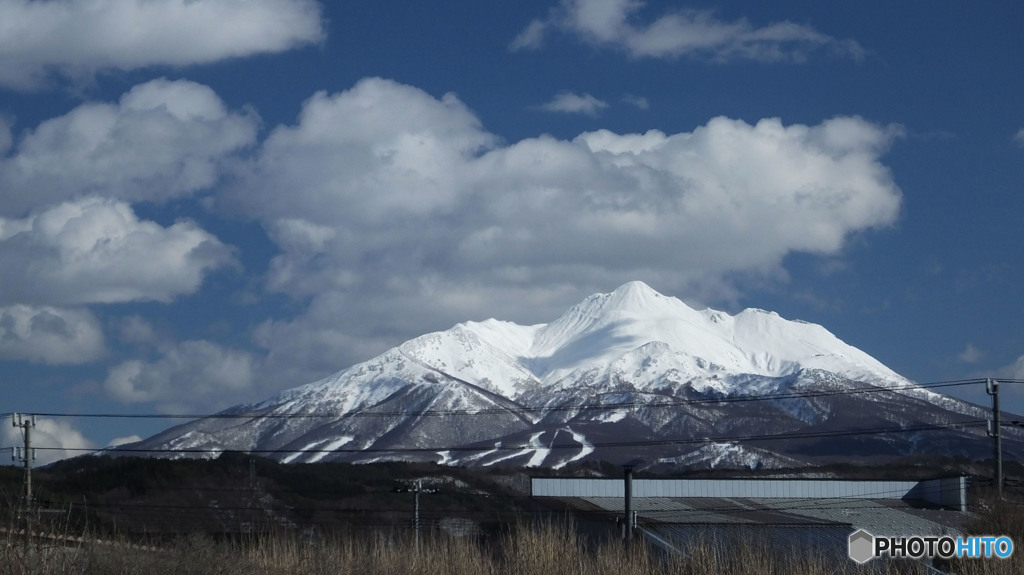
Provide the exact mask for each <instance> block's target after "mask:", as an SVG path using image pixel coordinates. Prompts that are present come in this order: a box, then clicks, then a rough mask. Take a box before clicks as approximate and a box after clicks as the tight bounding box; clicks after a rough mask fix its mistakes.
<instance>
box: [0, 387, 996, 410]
mask: <svg viewBox="0 0 1024 575" xmlns="http://www.w3.org/2000/svg"><path fill="white" fill-rule="evenodd" d="M453 379H457V378H453ZM999 381H1000V382H1003V381H1008V382H1009V380H999ZM984 382H985V380H984V379H967V380H953V381H940V382H934V383H925V384H913V383H911V384H907V385H896V386H874V385H872V386H861V387H854V388H847V389H836V390H821V391H808V392H787V393H769V394H756V395H735V396H720V397H700V398H691V399H676V400H667V401H626V402H610V403H586V404H582V405H568V404H565V405H537V406H524V405H518V404H515V405H511V406H503V407H496V408H484V409H475V410H465V409H423V410H375V409H373V408H372V407H371V408H367V409H365V410H362V411H357V412H336V411H327V410H323V411H312V412H274V411H272V410H270V409H269V408H268V409H266V410H260V411H239V412H231V411H230V410H227V411H222V412H219V413H212V414H185V413H178V414H173V413H88V412H33V415H36V416H39V417H73V418H82V419H87V418H100V419H322V418H323V419H327V418H329V419H348V418H363V417H403V416H409V417H413V416H414V417H448V416H478V415H497V414H504V413H515V412H519V413H538V412H540V413H556V412H564V411H578V412H583V411H609V410H618V409H630V408H672V407H685V406H689V405H705V404H730V403H747V402H760V401H779V400H786V399H812V398H819V397H835V396H844V395H856V394H861V393H887V392H888V393H895V392H901V391H914V390H920V389H925V390H927V389H936V388H945V387H959V386H965V385H977V384H980V383H984ZM609 394H610V395H612V394H613V395H627V394H644V395H659V394H657V393H652V392H644V391H635V390H634V391H622V392H610V393H609ZM510 403H514V402H511V400H510ZM8 416H9V415H8Z"/></svg>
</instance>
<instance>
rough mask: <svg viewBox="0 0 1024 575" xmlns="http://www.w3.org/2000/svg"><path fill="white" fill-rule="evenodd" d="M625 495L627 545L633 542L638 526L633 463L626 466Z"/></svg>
mask: <svg viewBox="0 0 1024 575" xmlns="http://www.w3.org/2000/svg"><path fill="white" fill-rule="evenodd" d="M624 480H625V485H624V488H625V496H626V501H625V504H624V507H625V511H626V518H625V519H626V533H625V541H626V545H629V544H630V543H632V542H633V528H634V527H636V516H635V515H634V514H633V465H632V464H628V465H626V466H625V477H624Z"/></svg>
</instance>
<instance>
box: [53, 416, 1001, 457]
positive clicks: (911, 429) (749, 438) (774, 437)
mask: <svg viewBox="0 0 1024 575" xmlns="http://www.w3.org/2000/svg"><path fill="white" fill-rule="evenodd" d="M987 425H988V421H987V420H983V419H979V420H970V421H962V422H957V423H948V424H942V425H939V424H932V425H915V426H892V427H876V428H865V429H849V430H834V431H798V432H791V433H777V434H756V435H755V434H750V435H733V436H719V437H700V438H675V439H646V440H636V441H611V442H600V441H596V442H588V444H587V446H589V447H593V448H616V447H653V446H665V445H701V444H705V443H744V442H758V441H782V440H796V439H820V438H830V437H851V436H861V435H865V436H866V435H882V434H887V433H920V432H925V431H941V430H951V429H969V428H972V427H987ZM581 447H585V446H584V445H582V444H580V443H572V444H554V443H552V444H550V445H542V446H535V445H529V444H514V445H504V444H496V445H478V446H473V445H459V446H434V447H366V448H340V447H339V448H336V449H322V448H320V449H303V448H296V449H252V450H237V449H209V448H206V449H199V448H185V449H171V448H122V447H118V448H115V449H113V450H112V451H111V453H118V454H125V453H170V454H181V455H186V454H196V455H202V454H211V453H213V454H220V453H224V452H225V451H244V452H245V453H249V454H257V455H264V454H269V455H283V454H292V453H312V454H316V453H325V454H341V453H359V454H370V453H392V454H402V453H435V452H438V451H455V452H465V451H477V452H480V451H538V450H546V451H554V450H560V449H580V448H581ZM36 449H39V450H52V451H77V452H90V453H94V452H97V451H98V450H96V449H87V448H65V447H37V448H36ZM100 452H102V451H100Z"/></svg>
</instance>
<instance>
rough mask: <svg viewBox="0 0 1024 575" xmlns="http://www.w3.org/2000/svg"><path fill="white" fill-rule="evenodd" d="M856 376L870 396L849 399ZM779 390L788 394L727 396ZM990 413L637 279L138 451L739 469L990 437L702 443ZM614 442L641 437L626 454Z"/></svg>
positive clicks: (774, 324)
mask: <svg viewBox="0 0 1024 575" xmlns="http://www.w3.org/2000/svg"><path fill="white" fill-rule="evenodd" d="M864 388H870V389H873V390H875V392H873V393H863V392H858V393H855V394H854V393H846V391H849V390H851V389H864ZM779 394H783V395H789V396H793V395H797V397H782V398H778V399H771V400H765V401H732V400H733V399H735V398H744V397H747V398H749V397H750V396H757V397H763V396H765V395H770V396H777V395H779ZM985 416H986V414H985V412H984V411H983V410H981V409H980V408H978V407H976V406H972V405H970V404H967V403H965V402H962V401H959V400H956V399H952V398H949V397H946V396H942V395H940V394H937V393H934V392H932V391H930V390H926V389H922V388H919V387H916V386H914V385H913V384H912V383H911V382H909V381H908V380H906V379H905V378H903V377H901V376H899V375H898V374H896V373H894V372H893V371H892V370H890V369H888V368H887V367H885V366H884V365H882V364H881V363H880V362H878V361H877V360H875V359H874V358H872V357H870V356H869V355H867V354H865V353H864V352H862V351H860V350H858V349H856V348H854V347H852V346H850V345H848V344H846V343H844V342H842V341H841V340H839V339H838V338H837V337H836V336H835V335H833V334H832V333H830V332H829V331H828V330H826V329H825V328H824V327H822V326H819V325H815V324H810V323H806V322H800V321H789V320H786V319H783V318H782V317H780V316H779V315H778V314H775V313H772V312H766V311H763V310H756V309H748V310H744V311H742V312H740V313H738V314H736V315H729V314H727V313H724V312H720V311H715V310H710V309H707V310H703V311H697V310H694V309H692V308H690V307H688V306H687V305H686V304H684V303H683V302H681V301H680V300H678V299H676V298H671V297H666V296H664V295H662V294H659V293H657V292H656V291H654V290H653V289H651V288H650V287H648V286H647V285H645V284H643V283H641V282H631V283H628V284H625V285H623V286H621V287H620V288H618V289H616V290H615V291H613V292H611V293H607V294H595V295H592V296H589V297H587V298H586V299H584V300H583V301H582V302H580V303H579V304H577V305H575V306H573V307H572V308H570V309H569V310H568V311H566V312H565V313H564V314H563V315H562V316H561V317H559V318H557V319H556V320H554V321H552V322H551V323H548V324H541V325H534V326H520V325H516V324H514V323H510V322H503V321H497V320H493V319H492V320H487V321H484V322H466V323H461V324H458V325H456V326H454V327H453V328H451V329H449V330H447V331H443V332H437V333H431V334H427V335H423V336H421V337H418V338H415V339H412V340H410V341H408V342H406V343H404V344H402V345H400V346H398V347H396V348H394V349H391V350H389V351H387V352H385V353H383V354H381V355H380V356H378V357H376V358H373V359H371V360H369V361H367V362H364V363H361V364H358V365H355V366H352V367H350V368H348V369H346V370H343V371H340V372H338V373H336V374H334V375H332V376H330V377H327V378H324V379H323V380H320V381H317V382H314V383H310V384H307V385H303V386H300V387H296V388H293V389H290V390H287V391H284V392H282V393H280V394H278V395H276V396H275V397H272V398H270V399H268V400H266V401H263V402H260V403H257V404H252V405H243V406H237V407H234V408H232V409H229V410H227V411H226V412H224V414H222V415H221V416H219V417H212V418H206V419H202V420H197V421H194V422H190V423H187V424H184V425H182V426H178V427H176V428H173V429H170V430H167V431H165V432H163V433H161V434H158V435H156V436H154V437H152V438H150V439H148V440H145V441H143V442H142V443H141V444H137V445H134V446H131V448H135V449H161V450H185V449H191V450H225V449H232V450H242V451H253V450H255V451H262V452H267V453H269V454H271V455H273V456H274V457H277V458H279V459H281V460H283V461H289V462H292V461H294V462H313V461H325V460H347V461H372V460H380V459H396V458H397V459H420V460H432V461H439V462H444V463H447V464H464V465H494V464H502V465H509V464H518V465H531V466H551V467H557V466H562V465H566V464H568V463H570V462H572V461H578V460H580V459H583V458H601V457H613V456H614V457H617V456H619V455H622V456H626V455H628V454H629V453H630V452H631V450H632V451H633V452H635V451H637V449H639V450H640V451H642V452H644V453H645V454H646V456H647V457H649V460H650V461H662V462H667V461H677V462H680V464H684V463H685V464H686V465H694V460H693V457H702V455H701V453H703V454H704V455H703V456H706V458H708V459H715V458H717V459H716V460H717V461H719V462H725V463H728V464H735V463H737V462H745V463H743V465H748V464H750V462H751V461H753V460H754V459H757V460H758V461H763V462H771V461H790V460H791V458H792V457H798V458H800V457H804V456H808V455H809V456H813V457H822V456H831V455H836V456H838V455H842V450H843V449H848V448H849V446H850V445H853V444H856V448H857V449H858V450H860V451H863V452H870V451H871V449H873V448H876V449H878V450H879V452H880V453H883V452H884V453H885V454H892V453H901V452H907V453H909V452H913V451H915V450H916V451H925V450H928V449H931V448H933V447H934V448H940V447H941V448H944V449H946V450H947V451H950V452H956V453H960V454H967V453H969V452H972V450H974V445H975V444H977V446H978V448H979V450H981V451H984V450H986V449H988V446H987V443H985V442H983V441H979V440H978V436H979V434H980V436H983V435H984V431H983V430H976V429H969V430H950V431H949V432H948V433H945V432H937V433H933V434H931V435H930V436H921V437H911V436H910V435H909V434H906V435H905V434H898V433H894V434H890V435H889V436H883V435H880V436H878V437H873V436H872V437H864V438H855V439H856V440H855V441H852V440H850V439H848V438H846V437H837V438H831V437H829V436H827V435H826V436H825V437H824V438H822V439H818V440H801V441H793V440H787V441H781V440H780V441H776V442H774V443H772V444H771V445H770V446H768V444H767V443H766V444H764V445H761V444H758V445H750V446H743V448H744V450H738V449H733V448H730V449H729V450H726V451H728V454H731V455H728V456H725V455H721V454H719V455H715V453H718V452H714V453H713V451H714V450H710V449H703V451H702V450H701V449H699V448H701V445H697V444H696V442H698V441H704V442H707V441H711V442H712V443H715V444H720V445H735V441H731V440H730V439H729V438H740V439H743V438H749V437H755V438H762V437H774V436H777V435H779V434H791V433H794V432H801V431H808V430H820V431H828V430H833V431H834V430H842V429H855V428H857V427H858V426H861V427H864V426H868V425H872V426H874V427H876V428H887V427H892V426H897V427H898V426H913V425H945V424H948V423H950V422H955V421H965V420H972V419H983V418H984V417H985ZM943 433H945V435H943ZM666 438H668V439H673V440H678V441H674V442H673V441H667V442H666V441H663V440H664V439H666ZM747 441H761V442H763V441H765V440H764V439H747ZM851 441H852V443H851ZM624 443H631V444H634V445H635V446H638V447H634V448H626V447H622V448H620V446H622V444H624ZM752 450H756V451H752ZM770 450H774V455H773V452H772V451H770ZM719 451H720V452H721V450H719ZM722 453H725V452H722ZM694 454H697V455H694ZM751 454H753V455H751ZM720 455H721V456H720ZM773 457H774V459H773ZM787 457H790V459H787Z"/></svg>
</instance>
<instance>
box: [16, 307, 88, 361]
mask: <svg viewBox="0 0 1024 575" xmlns="http://www.w3.org/2000/svg"><path fill="white" fill-rule="evenodd" d="M105 352H106V347H105V345H104V341H103V331H102V329H101V328H100V324H99V321H98V320H97V319H96V317H95V316H94V315H93V314H92V313H91V312H89V311H88V310H80V309H61V308H55V307H49V306H40V307H33V306H27V305H14V306H7V307H0V360H8V361H9V360H15V361H30V362H38V363H48V364H80V363H88V362H90V361H95V360H97V359H99V358H101V357H102V356H103V355H104V353H105Z"/></svg>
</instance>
